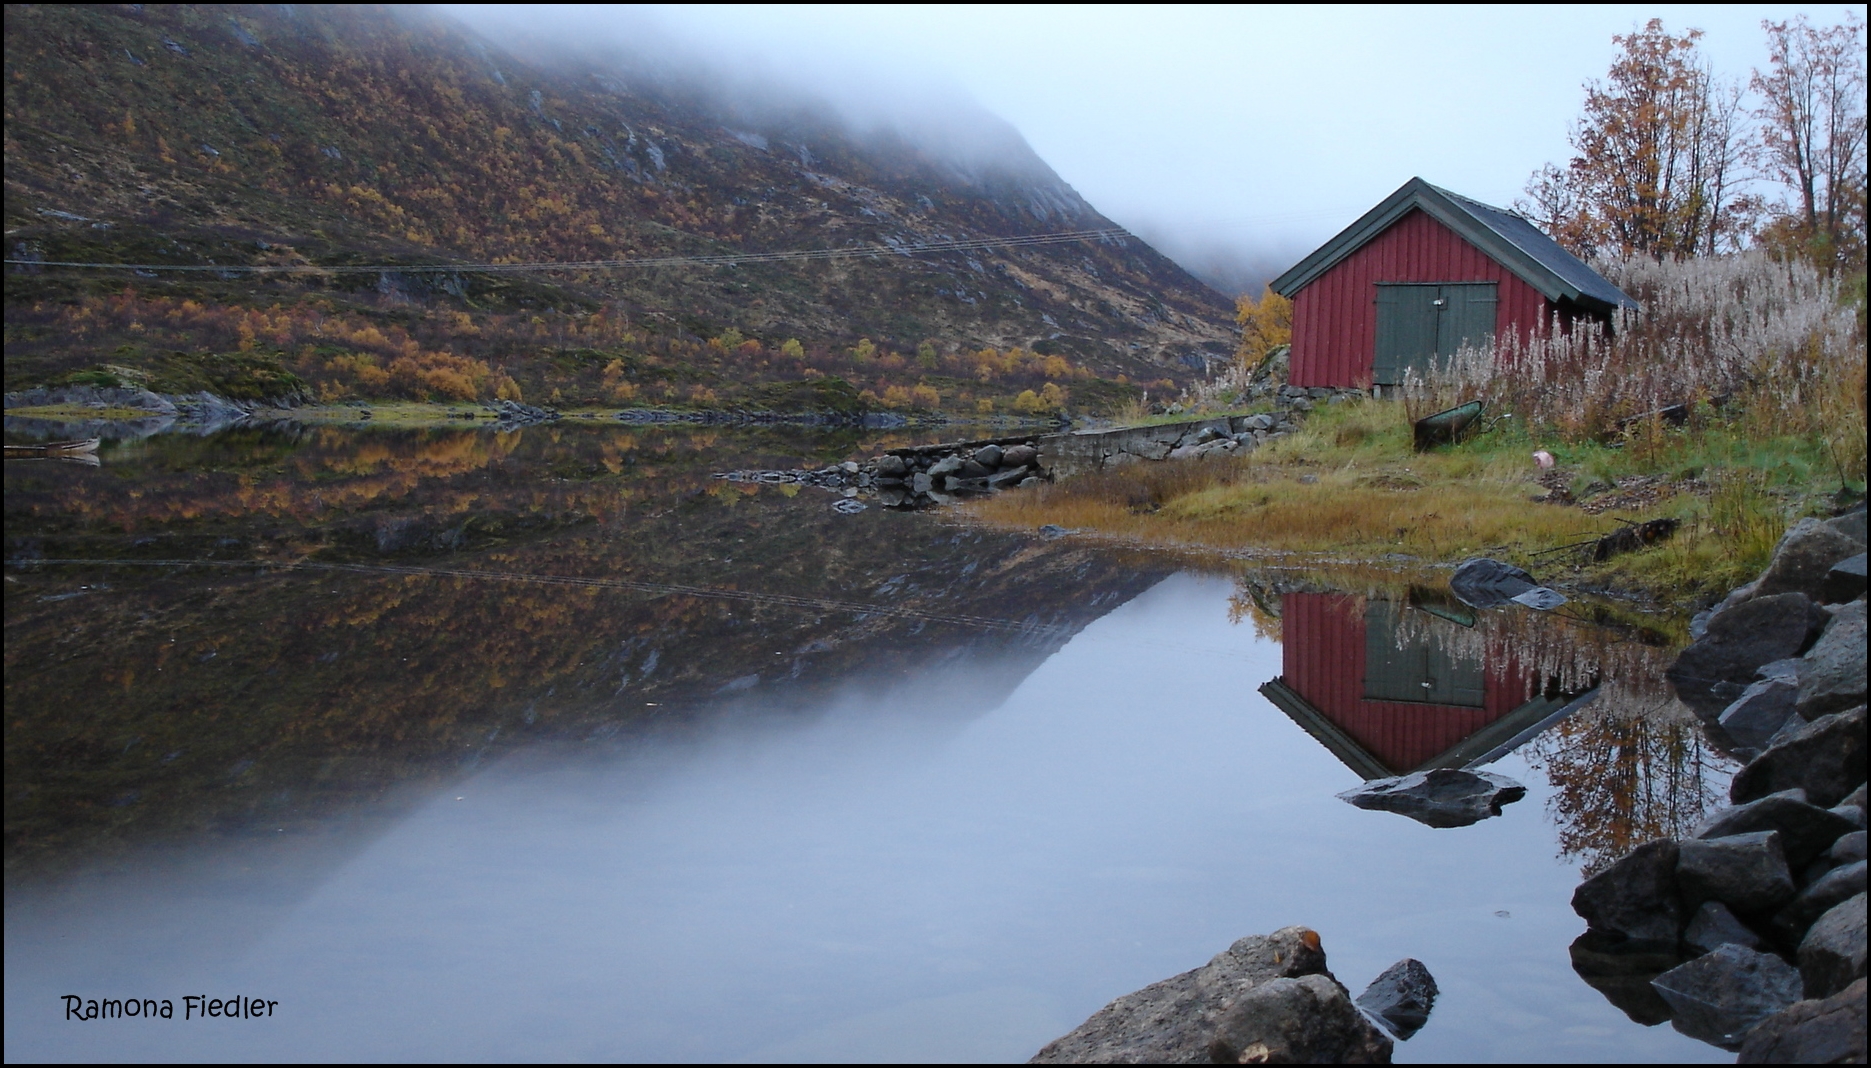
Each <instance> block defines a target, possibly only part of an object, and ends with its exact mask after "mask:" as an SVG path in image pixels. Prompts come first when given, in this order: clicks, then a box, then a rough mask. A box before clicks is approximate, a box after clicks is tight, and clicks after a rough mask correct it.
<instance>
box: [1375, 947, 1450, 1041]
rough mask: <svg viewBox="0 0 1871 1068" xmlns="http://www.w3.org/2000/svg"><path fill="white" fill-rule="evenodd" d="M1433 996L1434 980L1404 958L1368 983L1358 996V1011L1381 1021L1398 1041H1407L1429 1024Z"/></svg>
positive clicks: (1415, 962) (1424, 969) (1417, 962)
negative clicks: (1362, 1011)
mask: <svg viewBox="0 0 1871 1068" xmlns="http://www.w3.org/2000/svg"><path fill="white" fill-rule="evenodd" d="M1437 993H1438V991H1437V989H1436V978H1435V976H1433V975H1430V974H1429V969H1428V968H1427V967H1425V966H1424V964H1423V962H1422V961H1420V960H1416V959H1414V958H1411V957H1405V958H1404V959H1402V960H1400V961H1398V962H1397V963H1395V964H1393V965H1391V966H1390V967H1388V968H1385V969H1384V971H1383V974H1381V975H1379V976H1378V977H1377V978H1375V979H1373V980H1371V985H1370V986H1367V987H1365V988H1364V993H1362V994H1359V995H1358V1007H1359V1008H1361V1009H1363V1010H1364V1011H1365V1012H1368V1013H1370V1014H1371V1015H1373V1016H1375V1017H1377V1018H1378V1019H1379V1020H1381V1021H1383V1023H1384V1026H1386V1027H1388V1028H1390V1031H1391V1033H1392V1034H1394V1035H1396V1036H1397V1037H1398V1038H1400V1039H1407V1038H1409V1037H1410V1036H1411V1035H1413V1034H1415V1033H1416V1032H1418V1031H1421V1030H1422V1029H1423V1025H1424V1024H1426V1023H1428V1022H1429V1013H1430V1010H1432V1009H1434V1008H1435V1007H1436V994H1437Z"/></svg>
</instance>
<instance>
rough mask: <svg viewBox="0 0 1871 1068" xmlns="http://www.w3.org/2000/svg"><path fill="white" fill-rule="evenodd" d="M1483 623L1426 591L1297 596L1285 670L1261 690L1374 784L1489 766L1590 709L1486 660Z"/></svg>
mask: <svg viewBox="0 0 1871 1068" xmlns="http://www.w3.org/2000/svg"><path fill="white" fill-rule="evenodd" d="M1474 623H1475V617H1474V615H1473V614H1472V613H1471V612H1469V611H1468V610H1467V609H1466V608H1463V607H1462V606H1460V605H1456V604H1443V603H1441V602H1440V601H1439V600H1438V599H1437V598H1435V597H1434V596H1433V595H1431V594H1427V593H1416V594H1413V595H1412V597H1411V598H1410V600H1409V601H1408V602H1400V601H1384V600H1379V599H1376V598H1369V599H1367V598H1363V597H1357V596H1353V595H1348V594H1338V593H1288V594H1285V595H1284V596H1283V597H1282V598H1281V627H1282V631H1283V637H1284V641H1283V643H1282V653H1281V658H1282V661H1281V667H1282V673H1281V675H1280V676H1279V677H1277V678H1275V679H1273V680H1272V681H1270V682H1268V683H1266V684H1265V685H1263V686H1262V687H1261V690H1260V692H1261V693H1262V694H1264V695H1265V696H1266V697H1267V699H1268V700H1270V701H1272V702H1273V704H1274V705H1275V706H1276V707H1277V708H1279V709H1280V710H1281V711H1282V712H1285V713H1286V714H1287V715H1288V716H1290V717H1291V718H1292V719H1293V721H1294V722H1295V723H1297V724H1299V725H1300V727H1302V728H1304V729H1305V731H1306V732H1307V733H1308V734H1310V735H1312V736H1313V737H1314V738H1316V739H1318V740H1319V743H1320V744H1321V745H1324V746H1325V747H1326V748H1327V749H1329V750H1331V752H1332V755H1334V756H1336V757H1337V758H1338V759H1339V760H1341V761H1343V762H1344V763H1345V765H1346V766H1347V767H1349V768H1351V769H1352V770H1353V771H1355V772H1357V773H1358V774H1359V775H1361V776H1363V777H1364V778H1365V779H1367V780H1369V779H1383V778H1389V777H1392V776H1396V775H1407V774H1409V773H1411V772H1415V771H1426V770H1429V769H1431V768H1459V767H1465V766H1471V765H1480V764H1485V763H1488V762H1490V761H1493V760H1496V759H1498V758H1500V757H1501V756H1504V755H1505V754H1507V753H1509V752H1512V751H1513V750H1514V749H1516V748H1518V747H1519V746H1521V745H1523V744H1525V743H1526V742H1527V741H1528V740H1530V739H1532V738H1533V737H1534V736H1535V735H1537V734H1539V733H1540V732H1541V731H1543V730H1545V729H1546V728H1547V727H1549V726H1551V725H1552V724H1553V723H1555V722H1557V721H1558V720H1559V719H1562V718H1564V716H1565V715H1566V714H1568V713H1569V712H1570V711H1571V710H1572V709H1573V708H1574V707H1576V706H1577V704H1579V703H1582V702H1576V701H1575V700H1574V699H1575V698H1576V697H1577V694H1576V693H1568V692H1566V691H1564V690H1562V689H1561V688H1560V686H1559V680H1558V679H1557V678H1539V677H1537V673H1536V672H1535V670H1534V669H1533V668H1532V667H1530V666H1528V665H1527V664H1525V663H1524V662H1523V661H1522V660H1521V659H1520V658H1517V657H1515V656H1514V655H1512V654H1511V653H1510V654H1508V655H1505V656H1499V657H1492V658H1490V657H1485V656H1481V655H1477V654H1479V653H1480V651H1481V650H1480V646H1479V643H1476V642H1473V641H1463V640H1461V639H1462V638H1463V636H1464V635H1465V634H1466V628H1470V627H1473V626H1474ZM1586 688H1588V687H1586ZM1582 689H1584V688H1582Z"/></svg>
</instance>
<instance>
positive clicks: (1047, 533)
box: [1039, 523, 1072, 541]
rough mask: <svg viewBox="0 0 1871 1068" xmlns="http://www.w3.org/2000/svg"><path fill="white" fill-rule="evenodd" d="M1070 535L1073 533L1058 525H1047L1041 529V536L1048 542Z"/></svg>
mask: <svg viewBox="0 0 1871 1068" xmlns="http://www.w3.org/2000/svg"><path fill="white" fill-rule="evenodd" d="M1070 533H1072V532H1071V531H1069V530H1067V529H1066V528H1064V527H1062V526H1059V525H1058V524H1056V523H1047V524H1046V525H1045V526H1043V527H1040V528H1039V536H1040V537H1042V538H1044V539H1046V540H1047V541H1052V540H1053V539H1055V538H1063V537H1065V536H1066V535H1067V534H1070Z"/></svg>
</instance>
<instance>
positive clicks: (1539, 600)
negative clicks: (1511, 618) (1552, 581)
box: [1508, 586, 1566, 612]
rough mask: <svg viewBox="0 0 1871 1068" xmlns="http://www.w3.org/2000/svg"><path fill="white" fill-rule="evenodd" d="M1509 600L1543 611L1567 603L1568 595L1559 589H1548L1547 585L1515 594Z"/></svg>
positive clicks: (1549, 610) (1548, 610)
mask: <svg viewBox="0 0 1871 1068" xmlns="http://www.w3.org/2000/svg"><path fill="white" fill-rule="evenodd" d="M1508 600H1510V601H1513V602H1514V603H1515V604H1522V605H1526V606H1527V607H1528V608H1533V609H1537V610H1539V611H1541V612H1551V611H1552V610H1553V609H1555V608H1558V607H1559V606H1560V605H1562V604H1565V603H1566V595H1565V594H1563V593H1560V592H1559V591H1558V590H1553V589H1548V588H1547V587H1545V586H1535V587H1533V588H1532V589H1530V590H1528V591H1527V592H1525V593H1517V594H1515V595H1514V596H1512V597H1510V598H1508Z"/></svg>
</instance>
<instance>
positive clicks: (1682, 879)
mask: <svg viewBox="0 0 1871 1068" xmlns="http://www.w3.org/2000/svg"><path fill="white" fill-rule="evenodd" d="M1676 888H1677V893H1678V894H1680V895H1681V896H1682V899H1683V903H1684V904H1685V905H1689V906H1697V905H1700V904H1701V903H1702V902H1704V901H1719V902H1721V903H1722V904H1724V905H1727V906H1728V907H1729V908H1732V909H1735V910H1738V911H1740V912H1743V913H1759V912H1768V911H1771V910H1773V909H1775V908H1778V907H1779V906H1781V905H1783V904H1785V903H1786V902H1788V901H1790V900H1792V898H1793V895H1794V893H1795V892H1796V891H1797V890H1798V887H1796V886H1794V884H1793V873H1792V872H1790V871H1788V870H1787V858H1786V854H1785V853H1784V852H1782V851H1781V849H1780V832H1778V831H1754V832H1751V833H1748V834H1736V835H1730V836H1728V837H1726V838H1691V839H1687V840H1685V841H1683V842H1681V843H1679V844H1678V847H1677V857H1676Z"/></svg>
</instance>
